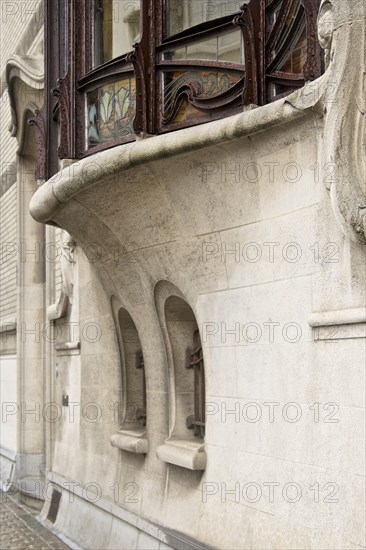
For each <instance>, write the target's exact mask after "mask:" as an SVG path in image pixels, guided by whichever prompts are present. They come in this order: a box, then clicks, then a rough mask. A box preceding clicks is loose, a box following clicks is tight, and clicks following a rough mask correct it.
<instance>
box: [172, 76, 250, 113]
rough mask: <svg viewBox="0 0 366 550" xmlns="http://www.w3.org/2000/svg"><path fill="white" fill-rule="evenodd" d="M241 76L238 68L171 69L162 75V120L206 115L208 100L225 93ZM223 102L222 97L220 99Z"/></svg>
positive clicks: (210, 104) (210, 107)
mask: <svg viewBox="0 0 366 550" xmlns="http://www.w3.org/2000/svg"><path fill="white" fill-rule="evenodd" d="M242 79H243V73H240V72H239V71H224V70H223V71H220V70H212V71H199V70H190V71H186V72H183V71H171V72H166V73H165V75H164V122H165V123H168V122H184V121H188V120H190V119H192V118H197V117H204V116H205V117H206V116H207V111H209V110H210V109H211V110H213V109H214V105H213V104H212V103H211V102H210V100H211V101H212V102H214V101H215V98H217V97H219V96H222V95H223V94H227V93H228V91H229V90H233V89H235V86H236V85H237V84H238V83H240V82H241V81H242ZM223 102H224V100H223Z"/></svg>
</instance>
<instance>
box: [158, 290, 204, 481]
mask: <svg viewBox="0 0 366 550" xmlns="http://www.w3.org/2000/svg"><path fill="white" fill-rule="evenodd" d="M155 303H156V308H157V313H158V316H159V320H160V325H161V329H162V332H163V336H164V341H165V345H166V351H167V358H168V370H167V377H168V381H169V437H168V438H167V439H166V441H165V443H164V444H163V445H161V446H160V447H158V449H157V455H158V457H159V458H160V460H163V461H165V462H168V463H171V464H175V465H177V466H182V467H185V468H188V469H191V470H204V469H205V467H206V453H205V450H204V422H205V382H204V365H203V354H202V347H201V341H200V336H199V327H198V324H197V321H196V317H195V314H194V312H193V309H192V307H191V306H190V305H189V303H188V301H187V300H186V298H185V297H184V295H183V294H182V293H181V292H180V290H179V289H178V288H177V287H175V286H174V285H172V284H171V283H169V282H168V281H161V282H160V283H158V285H157V286H156V289H155Z"/></svg>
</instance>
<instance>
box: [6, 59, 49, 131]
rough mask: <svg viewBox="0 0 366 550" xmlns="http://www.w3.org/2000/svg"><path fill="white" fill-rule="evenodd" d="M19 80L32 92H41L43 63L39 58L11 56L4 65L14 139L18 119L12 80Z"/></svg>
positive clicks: (10, 129) (11, 129)
mask: <svg viewBox="0 0 366 550" xmlns="http://www.w3.org/2000/svg"><path fill="white" fill-rule="evenodd" d="M15 78H19V79H20V80H22V81H23V82H25V84H27V85H28V86H30V87H31V88H33V89H34V90H37V89H38V90H42V89H43V87H44V62H43V57H41V56H22V57H20V56H19V55H13V56H12V57H11V58H9V59H8V61H7V63H6V83H7V86H8V93H9V99H10V111H11V122H10V127H9V131H10V135H11V136H12V137H15V136H16V134H17V131H18V117H17V112H16V106H15V105H16V101H15V95H14V90H13V84H12V83H13V80H14V79H15Z"/></svg>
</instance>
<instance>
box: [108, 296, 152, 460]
mask: <svg viewBox="0 0 366 550" xmlns="http://www.w3.org/2000/svg"><path fill="white" fill-rule="evenodd" d="M111 306H112V313H113V319H114V323H115V329H116V336H117V342H118V348H119V355H120V366H121V402H120V407H119V412H120V415H119V416H120V429H119V431H118V432H117V433H116V434H113V435H112V437H111V443H112V445H114V446H115V447H119V448H120V449H123V450H124V451H130V452H133V453H138V454H146V453H147V451H148V442H147V439H146V381H145V365H144V358H143V353H142V346H141V341H140V337H139V334H138V330H137V328H136V324H135V322H134V321H133V319H132V317H131V315H130V313H129V312H128V311H127V309H126V308H124V307H123V306H122V305H121V303H120V301H119V300H118V298H116V297H115V296H113V297H112V299H111Z"/></svg>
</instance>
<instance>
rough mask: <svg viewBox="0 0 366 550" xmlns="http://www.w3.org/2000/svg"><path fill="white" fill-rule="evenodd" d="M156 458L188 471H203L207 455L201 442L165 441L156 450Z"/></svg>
mask: <svg viewBox="0 0 366 550" xmlns="http://www.w3.org/2000/svg"><path fill="white" fill-rule="evenodd" d="M156 454H157V457H158V458H159V460H162V461H163V462H168V463H169V464H174V465H175V466H181V467H182V468H187V469H189V470H205V469H206V463H207V454H206V452H205V445H204V442H203V441H202V440H197V441H193V440H191V439H167V440H166V441H165V443H164V445H160V447H158V448H157V450H156Z"/></svg>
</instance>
